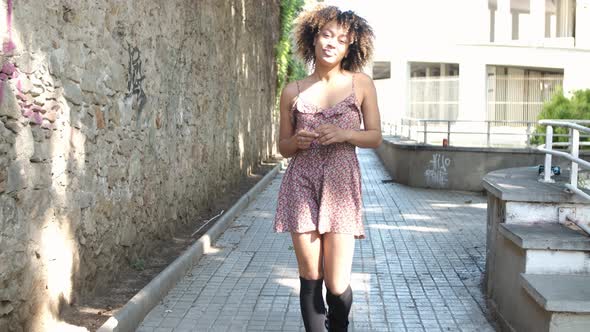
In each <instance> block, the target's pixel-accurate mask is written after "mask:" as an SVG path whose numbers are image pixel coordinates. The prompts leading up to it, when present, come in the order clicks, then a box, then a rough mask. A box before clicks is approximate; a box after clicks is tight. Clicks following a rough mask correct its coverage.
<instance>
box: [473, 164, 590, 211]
mask: <svg viewBox="0 0 590 332" xmlns="http://www.w3.org/2000/svg"><path fill="white" fill-rule="evenodd" d="M553 179H554V180H555V183H545V182H540V181H539V174H538V169H537V167H516V168H508V169H501V170H497V171H493V172H490V173H488V174H486V176H484V177H483V181H482V182H483V186H484V188H485V189H486V190H487V191H489V192H490V193H491V194H493V195H494V196H496V197H498V198H499V199H501V200H503V201H512V202H538V203H551V204H562V203H585V204H588V201H587V200H586V199H584V198H583V197H581V196H578V195H574V194H571V193H568V192H566V191H565V187H564V183H569V172H567V171H563V172H562V173H561V175H560V176H555V177H553Z"/></svg>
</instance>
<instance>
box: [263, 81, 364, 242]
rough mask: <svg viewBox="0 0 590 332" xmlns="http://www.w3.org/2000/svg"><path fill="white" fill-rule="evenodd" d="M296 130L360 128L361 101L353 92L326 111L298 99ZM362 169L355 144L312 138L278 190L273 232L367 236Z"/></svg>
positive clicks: (296, 158)
mask: <svg viewBox="0 0 590 332" xmlns="http://www.w3.org/2000/svg"><path fill="white" fill-rule="evenodd" d="M292 121H293V122H294V125H295V128H296V130H299V129H307V130H314V129H315V128H317V127H318V126H320V125H322V124H333V125H336V126H338V127H340V128H343V129H352V130H360V125H361V111H360V105H358V102H357V100H356V97H355V94H354V87H353V92H352V93H351V94H350V95H349V96H348V97H346V98H345V99H343V100H342V101H340V102H339V103H337V104H335V105H333V106H331V107H329V108H326V109H322V108H319V107H317V106H315V105H313V104H311V103H308V102H306V101H304V100H302V99H300V98H297V100H296V102H295V103H294V105H293V108H292ZM361 207H362V201H361V172H360V167H359V162H358V159H357V156H356V150H355V146H354V145H352V144H350V143H335V144H331V145H327V146H323V145H320V144H319V143H318V142H316V141H314V142H312V144H311V147H310V148H309V149H307V150H299V151H298V152H297V153H296V154H295V156H293V157H292V158H291V161H290V162H289V166H288V167H287V170H286V171H285V175H284V177H283V182H282V183H281V187H280V189H279V199H278V207H277V212H276V215H275V219H274V230H275V232H295V233H306V232H310V231H314V230H317V231H318V232H319V233H320V234H324V233H328V232H335V233H346V234H353V235H354V236H355V238H364V237H365V231H364V227H363V223H362V214H361Z"/></svg>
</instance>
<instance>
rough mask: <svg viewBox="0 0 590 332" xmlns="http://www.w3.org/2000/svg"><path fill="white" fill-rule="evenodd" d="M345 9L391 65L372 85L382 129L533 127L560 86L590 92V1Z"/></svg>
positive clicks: (417, 1) (461, 1)
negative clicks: (487, 124) (372, 35)
mask: <svg viewBox="0 0 590 332" xmlns="http://www.w3.org/2000/svg"><path fill="white" fill-rule="evenodd" d="M340 3H344V1H340ZM346 3H347V5H348V7H350V8H351V9H354V10H357V12H359V13H360V14H361V15H365V16H366V17H367V18H368V19H369V21H370V23H371V24H372V25H373V26H374V27H375V30H376V34H377V43H376V46H377V52H376V57H375V60H376V61H385V62H390V64H391V77H390V78H389V79H383V80H376V81H375V84H376V86H377V89H378V96H379V100H380V101H379V105H380V109H381V114H382V118H383V121H384V122H389V123H391V122H398V121H399V120H400V119H401V118H408V117H413V118H428V119H447V120H480V121H483V120H522V121H530V120H533V121H534V120H535V119H536V116H537V114H538V112H540V110H541V108H542V104H543V101H546V100H547V99H549V98H550V97H551V96H552V95H553V93H554V92H555V91H556V90H557V88H558V87H559V86H561V87H562V88H563V91H564V92H565V93H566V95H569V94H570V93H571V92H572V91H574V90H578V89H588V88H590V0H445V1H441V0H412V1H402V0H397V1H396V0H393V1H380V0H373V1H362V2H361V1H347V2H346Z"/></svg>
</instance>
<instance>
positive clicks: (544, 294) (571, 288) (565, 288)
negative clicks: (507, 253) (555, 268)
mask: <svg viewBox="0 0 590 332" xmlns="http://www.w3.org/2000/svg"><path fill="white" fill-rule="evenodd" d="M520 277H521V282H522V286H523V287H524V289H525V290H526V292H527V293H528V294H529V295H530V296H531V297H532V298H533V299H534V300H535V301H536V302H537V303H538V304H539V305H540V306H541V307H542V308H544V309H545V310H547V311H552V312H571V313H590V287H588V285H590V276H588V275H557V274H556V275H546V274H525V273H521V275H520Z"/></svg>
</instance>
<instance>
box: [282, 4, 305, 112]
mask: <svg viewBox="0 0 590 332" xmlns="http://www.w3.org/2000/svg"><path fill="white" fill-rule="evenodd" d="M304 4H305V1H304V0H281V36H280V39H279V43H278V44H277V47H276V53H277V55H276V57H277V58H276V61H277V99H276V107H275V109H276V110H278V105H279V100H280V97H281V91H283V87H284V86H285V85H286V84H287V83H288V82H290V81H293V80H298V79H301V78H303V77H305V76H306V75H307V72H306V70H305V64H304V63H302V61H300V60H299V59H297V58H296V57H295V54H294V53H293V43H292V40H291V34H292V30H293V21H294V20H295V18H296V17H297V15H299V12H300V11H301V9H302V8H303V5H304Z"/></svg>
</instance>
